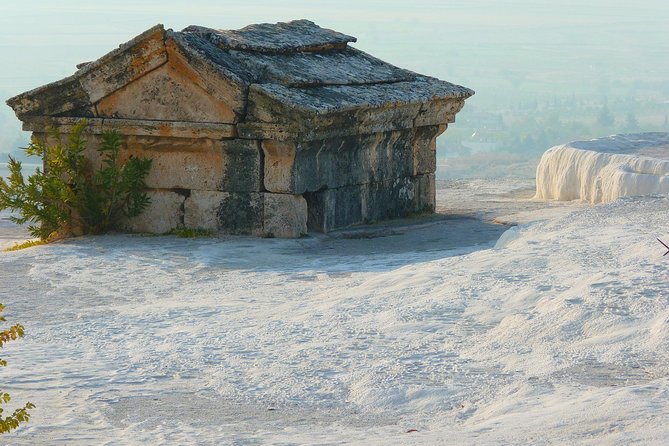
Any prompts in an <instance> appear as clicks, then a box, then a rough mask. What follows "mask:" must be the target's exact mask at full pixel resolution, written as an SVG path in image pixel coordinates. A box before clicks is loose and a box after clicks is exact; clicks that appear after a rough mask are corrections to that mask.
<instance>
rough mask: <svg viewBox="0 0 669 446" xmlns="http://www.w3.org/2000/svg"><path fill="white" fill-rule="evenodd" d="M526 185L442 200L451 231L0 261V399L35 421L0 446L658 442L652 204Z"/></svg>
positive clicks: (662, 302)
mask: <svg viewBox="0 0 669 446" xmlns="http://www.w3.org/2000/svg"><path fill="white" fill-rule="evenodd" d="M533 188H534V181H531V180H530V181H528V180H513V179H505V180H495V181H489V180H459V181H447V182H441V184H440V190H439V192H438V204H439V207H440V209H441V210H442V211H446V212H449V213H450V214H453V215H452V216H451V217H449V218H446V219H441V220H433V221H431V222H426V223H422V224H419V225H414V226H407V225H405V224H404V223H403V222H396V223H394V224H391V225H387V226H384V227H380V228H379V227H374V228H366V229H361V230H358V231H350V232H345V233H343V234H340V235H339V236H336V237H333V236H322V235H320V236H312V237H309V238H304V239H297V240H278V239H252V238H240V237H236V238H232V237H224V238H202V239H195V240H189V239H178V238H175V237H171V236H158V237H142V236H132V235H108V236H102V237H86V238H81V239H73V240H69V241H66V242H63V243H55V244H51V245H47V246H40V247H35V248H30V249H26V250H22V251H17V252H2V253H0V283H1V284H2V285H1V286H2V288H0V302H2V303H4V304H6V305H7V311H6V313H7V314H6V316H7V317H8V319H9V321H10V322H21V323H23V324H24V325H25V327H26V337H25V338H24V339H23V340H20V341H16V342H12V343H10V344H8V345H6V347H5V348H4V349H3V350H2V357H3V358H5V359H7V360H8V361H9V366H8V367H6V368H3V370H0V374H1V376H2V390H3V391H8V392H9V393H11V395H12V396H13V402H14V401H15V402H17V403H18V402H25V401H27V400H30V401H31V402H33V403H35V404H36V405H37V408H36V409H35V410H34V411H33V418H32V419H31V421H30V423H28V424H27V425H25V427H22V428H21V429H19V430H18V431H16V432H14V433H12V434H9V435H6V436H3V437H2V438H3V441H6V442H8V443H10V444H16V445H36V444H50V445H54V444H57V445H61V444H62V445H90V444H113V445H117V444H121V445H125V444H128V445H135V444H136V445H146V444H179V445H188V444H194V445H195V444H197V445H201V444H212V445H213V444H215V445H225V444H235V445H247V444H248V445H255V444H277V445H278V444H281V445H285V444H378V445H388V444H419V445H422V444H424V445H433V444H454V445H455V444H457V445H460V444H527V443H531V444H547V443H551V444H567V443H578V444H596V445H599V444H629V443H635V442H639V443H642V444H658V445H661V444H667V443H668V442H669V403H668V401H669V263H668V262H669V259H668V258H667V257H663V256H662V254H663V253H664V250H663V248H662V246H661V245H660V244H659V243H658V242H657V241H656V239H655V238H656V237H660V238H664V239H665V240H666V239H669V224H668V220H667V215H669V198H667V197H666V196H652V197H635V198H623V199H619V200H616V201H613V202H611V203H608V204H600V205H595V206H589V205H586V204H583V203H579V202H571V203H557V202H549V203H546V202H540V201H537V200H532V199H531V196H532V193H533ZM472 216H474V217H476V218H475V219H474V218H471V217H472ZM6 217H7V215H6V214H2V215H1V216H0V244H2V245H3V246H8V245H11V244H12V243H14V241H15V240H21V239H23V238H24V237H25V233H24V232H23V230H22V229H20V228H16V227H14V226H12V225H11V224H10V223H9V222H7V221H6V219H5V220H3V218H6ZM495 219H496V221H503V222H511V223H518V225H517V226H515V227H512V228H511V229H508V227H506V226H502V225H499V224H495V223H493V220H495ZM414 429H415V430H416V432H410V433H408V431H411V430H414Z"/></svg>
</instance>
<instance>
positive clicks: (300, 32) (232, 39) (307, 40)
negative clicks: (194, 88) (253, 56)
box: [183, 20, 357, 53]
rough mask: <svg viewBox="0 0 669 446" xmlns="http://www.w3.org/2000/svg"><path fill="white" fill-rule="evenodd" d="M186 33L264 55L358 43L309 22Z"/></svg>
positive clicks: (198, 29)
mask: <svg viewBox="0 0 669 446" xmlns="http://www.w3.org/2000/svg"><path fill="white" fill-rule="evenodd" d="M183 32H185V33H193V34H199V35H202V36H204V37H205V38H206V39H207V40H209V41H210V42H212V43H213V44H214V45H216V46H218V47H219V48H221V49H224V50H239V51H257V52H260V53H289V52H291V53H294V52H297V51H323V50H328V49H342V48H344V47H346V44H347V43H348V42H355V41H356V40H357V39H356V38H355V37H352V36H347V35H346V34H342V33H338V32H336V31H332V30H331V29H325V28H321V27H320V26H317V25H316V24H314V23H313V22H311V21H309V20H293V21H292V22H287V23H260V24H256V25H249V26H246V27H244V28H242V29H239V30H226V29H211V28H206V27H204V26H197V25H191V26H189V27H188V28H186V29H184V30H183Z"/></svg>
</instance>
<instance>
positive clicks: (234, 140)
mask: <svg viewBox="0 0 669 446" xmlns="http://www.w3.org/2000/svg"><path fill="white" fill-rule="evenodd" d="M355 41H356V39H355V37H351V36H347V35H345V34H341V33H338V32H335V31H332V30H329V29H324V28H321V27H319V26H317V25H315V24H314V23H312V22H310V21H308V20H296V21H292V22H288V23H277V24H258V25H250V26H247V27H245V28H243V29H240V30H234V31H233V30H216V29H210V28H204V27H201V26H189V27H188V28H186V29H184V30H183V31H180V32H175V31H172V30H169V29H168V30H165V29H164V28H163V26H162V25H158V26H155V27H153V28H151V29H149V30H148V31H146V32H144V33H142V34H140V35H139V36H137V37H135V38H134V39H132V40H131V41H129V42H127V43H125V44H123V45H121V46H120V47H119V48H118V49H116V50H114V51H112V52H110V53H109V54H107V55H105V56H103V57H101V58H100V59H98V60H96V61H94V62H89V63H84V64H80V65H78V67H77V68H78V71H77V72H75V73H74V74H73V75H72V76H70V77H67V78H65V79H62V80H60V81H58V82H54V83H51V84H48V85H45V86H42V87H39V88H37V89H35V90H32V91H29V92H26V93H23V94H21V95H19V96H16V97H14V98H11V99H9V100H8V101H7V104H9V105H10V106H11V107H12V108H13V109H14V111H15V112H16V115H17V116H18V117H19V119H21V120H22V121H23V123H24V129H25V130H29V131H32V132H33V133H34V135H35V136H36V137H37V138H46V135H47V134H48V129H49V128H50V127H55V128H57V129H58V130H59V131H60V133H61V134H62V135H64V136H66V135H67V133H68V131H69V130H70V129H71V128H72V126H73V124H74V123H76V122H77V121H79V120H80V119H81V118H86V119H87V120H88V123H89V125H88V129H87V137H86V138H87V141H88V143H89V146H90V148H89V152H88V156H89V157H90V159H91V161H92V163H93V165H95V164H96V162H99V160H98V159H97V151H96V150H95V147H96V144H98V143H99V138H100V134H101V133H102V132H103V131H105V130H111V129H115V130H117V131H118V132H120V133H121V134H122V135H124V147H123V155H124V156H126V157H129V156H137V157H148V158H151V159H153V165H152V170H151V172H150V174H149V176H148V178H147V185H148V187H149V188H150V190H149V191H148V193H149V196H150V198H151V205H150V207H149V208H148V209H147V210H146V211H145V212H144V214H142V215H141V216H140V217H138V218H136V219H134V220H133V221H130V222H128V229H129V230H131V231H137V232H155V233H162V232H167V231H169V230H171V229H173V228H176V227H180V226H183V227H187V228H202V229H208V230H213V231H221V232H226V233H233V234H235V233H237V234H254V235H262V236H277V237H298V236H300V235H301V234H304V233H306V232H307V230H315V231H324V232H327V231H330V230H333V229H337V228H343V227H346V226H350V225H354V224H359V223H366V222H373V221H378V220H383V219H387V218H393V217H402V216H406V215H409V214H416V213H423V212H434V207H435V183H434V173H435V169H436V152H435V149H436V138H437V136H439V135H440V134H441V133H442V132H443V131H444V130H445V129H446V127H447V125H448V123H450V122H453V121H454V118H455V114H456V113H457V112H458V111H459V110H460V109H461V108H462V106H463V105H464V101H465V99H466V98H468V97H470V96H471V95H472V94H474V92H473V91H472V90H469V89H467V88H465V87H461V86H458V85H454V84H451V83H448V82H445V81H441V80H439V79H435V78H432V77H427V76H422V75H420V74H416V73H413V72H411V71H407V70H404V69H401V68H398V67H395V66H393V65H390V64H388V63H385V62H383V61H381V60H379V59H376V58H374V57H372V56H370V55H369V54H367V53H364V52H362V51H360V50H357V49H355V48H353V47H351V46H349V43H351V42H355Z"/></svg>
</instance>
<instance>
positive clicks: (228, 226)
mask: <svg viewBox="0 0 669 446" xmlns="http://www.w3.org/2000/svg"><path fill="white" fill-rule="evenodd" d="M263 208H264V205H263V198H262V194H260V193H258V192H216V191H198V190H194V191H191V194H190V196H189V197H188V199H187V200H186V203H185V204H184V210H185V216H184V225H185V226H186V227H187V228H194V229H207V230H210V231H221V232H224V233H228V234H254V235H261V234H262V233H263Z"/></svg>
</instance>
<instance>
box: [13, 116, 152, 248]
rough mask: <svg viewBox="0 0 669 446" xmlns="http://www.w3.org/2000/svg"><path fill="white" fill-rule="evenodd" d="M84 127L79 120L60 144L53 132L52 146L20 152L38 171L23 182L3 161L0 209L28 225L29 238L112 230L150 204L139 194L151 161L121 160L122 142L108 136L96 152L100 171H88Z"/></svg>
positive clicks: (17, 165)
mask: <svg viewBox="0 0 669 446" xmlns="http://www.w3.org/2000/svg"><path fill="white" fill-rule="evenodd" d="M86 126H87V122H86V120H81V121H79V123H77V124H76V125H75V126H74V127H73V128H72V131H71V133H70V134H69V136H68V139H67V142H66V143H65V144H63V143H61V140H62V138H61V135H60V134H59V133H58V132H56V131H55V130H54V131H52V132H51V135H50V136H51V139H52V140H53V141H55V142H54V143H52V144H47V143H46V142H44V141H38V140H36V139H34V140H33V141H32V142H31V144H30V145H29V146H28V147H27V148H26V149H25V150H26V153H27V154H28V155H29V156H36V157H40V158H41V159H42V160H43V166H44V167H43V168H42V169H36V170H35V172H34V173H33V174H32V175H31V176H29V177H28V178H27V179H26V178H25V177H24V175H23V172H22V168H21V162H19V161H17V160H16V159H14V158H12V157H11V156H10V157H9V163H8V167H9V172H10V174H9V177H8V178H7V179H6V180H5V179H2V178H0V210H3V209H11V210H13V211H15V212H17V213H18V215H14V216H12V217H11V219H12V221H14V222H15V223H17V224H28V230H29V231H30V233H31V235H32V236H33V237H39V238H40V239H41V240H53V239H58V238H63V237H68V236H72V235H81V234H102V233H105V232H108V231H110V230H113V229H118V228H119V227H120V225H121V222H122V220H123V219H124V218H132V217H136V216H138V215H139V214H141V213H142V211H144V209H145V208H146V207H147V206H148V205H149V203H150V200H149V198H148V196H147V195H146V193H145V192H144V189H145V187H146V184H145V178H146V176H147V175H148V173H149V170H150V168H151V160H150V159H145V158H133V157H130V158H128V159H127V160H124V161H121V160H120V156H119V155H120V151H121V146H122V137H121V135H119V134H118V133H117V132H114V131H108V132H105V133H103V134H102V136H101V143H100V145H99V147H98V148H97V151H98V152H99V155H100V168H98V169H94V168H93V166H92V164H91V161H90V159H89V158H88V157H87V156H85V152H86V148H87V146H86V140H85V139H84V137H83V133H84V131H85V129H86Z"/></svg>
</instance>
